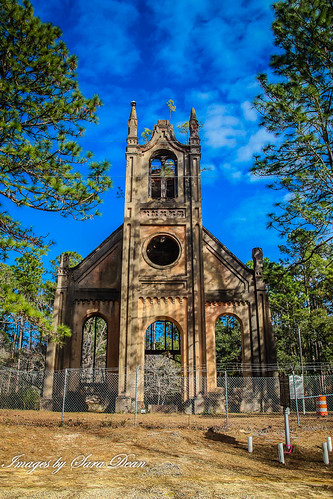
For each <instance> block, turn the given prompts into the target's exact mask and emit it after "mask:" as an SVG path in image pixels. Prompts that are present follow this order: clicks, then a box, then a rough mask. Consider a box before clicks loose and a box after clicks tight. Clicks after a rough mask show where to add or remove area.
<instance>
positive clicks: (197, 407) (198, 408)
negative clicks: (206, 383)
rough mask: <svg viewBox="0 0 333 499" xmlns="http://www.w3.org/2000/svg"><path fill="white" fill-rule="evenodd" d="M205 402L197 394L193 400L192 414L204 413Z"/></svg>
mask: <svg viewBox="0 0 333 499" xmlns="http://www.w3.org/2000/svg"><path fill="white" fill-rule="evenodd" d="M206 410H207V409H206V401H205V398H204V397H203V396H202V395H201V393H199V395H197V396H196V397H195V398H194V400H193V413H194V414H202V413H203V412H206Z"/></svg>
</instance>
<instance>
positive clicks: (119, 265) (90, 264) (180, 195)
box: [44, 102, 275, 412]
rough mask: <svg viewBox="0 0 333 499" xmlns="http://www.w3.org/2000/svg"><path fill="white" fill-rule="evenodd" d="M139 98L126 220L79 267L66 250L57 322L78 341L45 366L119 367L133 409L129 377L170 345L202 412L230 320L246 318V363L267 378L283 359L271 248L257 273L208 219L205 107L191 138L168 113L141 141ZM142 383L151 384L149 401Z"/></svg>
mask: <svg viewBox="0 0 333 499" xmlns="http://www.w3.org/2000/svg"><path fill="white" fill-rule="evenodd" d="M131 104H132V109H131V113H130V118H129V121H128V137H127V149H126V187H125V214H124V223H123V225H122V226H121V227H119V228H118V229H117V230H115V232H113V233H112V234H111V235H110V236H109V237H108V238H107V239H106V240H105V241H103V242H102V243H101V244H100V245H99V246H98V247H97V248H96V249H95V250H94V251H93V252H92V253H91V254H90V255H88V256H87V257H86V258H85V259H84V260H83V261H82V262H81V263H80V264H79V265H77V266H76V267H74V268H69V265H68V260H67V258H66V255H64V256H63V257H62V259H61V264H60V267H59V271H58V286H57V291H56V297H55V306H54V321H55V323H62V324H66V325H68V326H69V327H70V328H71V330H72V336H71V337H70V338H68V339H67V341H66V343H65V345H64V346H62V347H59V346H56V345H54V344H52V343H50V344H49V347H48V352H47V366H46V369H47V371H48V372H49V373H52V372H53V371H57V370H62V369H65V368H70V369H73V368H81V367H82V368H87V369H89V368H96V367H106V368H110V369H111V368H113V369H116V370H117V372H118V379H117V385H118V386H117V394H116V403H115V408H116V410H118V411H123V410H130V407H131V402H132V400H133V398H134V388H133V383H132V382H131V381H130V380H131V379H132V375H133V373H135V372H136V369H137V367H138V366H140V368H141V370H142V372H143V370H144V365H145V358H146V357H145V356H146V355H147V354H158V353H166V352H168V353H169V354H170V355H173V356H174V357H175V356H178V359H179V362H180V364H181V371H182V373H183V375H184V376H186V378H187V383H186V387H184V389H183V400H184V403H186V401H188V402H191V404H192V405H193V407H195V408H196V409H195V411H196V412H200V407H202V404H201V402H202V400H203V399H204V398H205V397H209V394H210V393H214V392H216V390H217V389H218V388H217V381H216V379H217V378H216V377H217V373H216V346H215V325H216V322H217V320H218V318H219V317H221V316H223V315H229V316H232V317H235V318H236V319H237V320H238V322H239V324H240V326H241V347H242V362H243V363H244V364H247V365H253V366H256V374H257V373H258V370H257V368H258V366H259V367H260V366H261V367H262V371H261V372H262V375H265V365H266V364H271V363H274V362H275V348H274V340H273V335H272V327H271V319H270V311H269V306H268V300H267V295H266V290H265V284H264V282H263V280H262V266H263V256H262V251H261V249H260V248H254V249H253V252H252V257H253V262H254V269H253V270H252V269H249V268H248V267H246V266H245V265H244V264H243V263H242V262H241V261H240V260H239V259H238V258H237V257H236V256H234V255H233V254H232V253H231V252H230V251H229V250H228V249H227V248H226V247H225V246H224V245H223V244H222V243H221V242H220V241H218V240H217V239H216V238H215V237H214V236H213V235H212V234H210V233H209V232H208V231H207V230H206V229H205V228H204V227H203V225H202V212H201V185H200V159H201V149H200V139H199V124H198V120H197V118H196V114H195V111H194V109H192V111H191V116H190V120H189V141H188V144H183V143H181V142H179V141H178V140H177V139H176V138H175V135H174V130H173V126H172V125H171V124H170V123H169V121H168V120H158V122H157V124H156V125H155V126H154V129H153V131H152V135H151V138H150V140H149V142H147V143H145V144H139V140H138V135H137V116H136V104H135V102H132V103H131ZM100 320H103V324H104V333H103V334H104V338H105V341H104V342H105V357H104V360H103V361H102V364H100V360H98V348H99V347H98V345H97V336H96V331H97V330H99V329H98V328H99V327H100V326H99V323H98V321H100ZM89 321H90V322H89ZM88 323H89V328H90V329H91V328H94V327H95V336H94V338H93V340H92V341H94V342H95V343H94V345H93V347H91V345H90V346H89V345H88V347H87V344H86V342H85V339H84V335H85V334H86V332H85V331H87V324H88ZM156 325H157V326H156ZM163 326H164V333H163V332H162V333H161V327H162V328H163ZM163 335H164V336H163ZM90 337H92V336H91V335H90ZM90 343H91V342H90ZM87 348H90V350H89V351H90V354H89V355H87ZM91 348H93V353H91V352H92V351H91ZM98 362H99V363H98ZM247 373H248V374H250V375H251V371H247ZM77 383H79V381H77ZM143 385H144V381H143V380H142V381H141V382H140V385H139V400H141V401H143V397H144V395H143V392H144V386H143ZM71 388H72V390H75V389H76V388H77V387H71ZM52 390H54V387H53V381H52V377H50V376H49V377H48V379H47V380H46V384H45V388H44V396H45V397H51V396H52Z"/></svg>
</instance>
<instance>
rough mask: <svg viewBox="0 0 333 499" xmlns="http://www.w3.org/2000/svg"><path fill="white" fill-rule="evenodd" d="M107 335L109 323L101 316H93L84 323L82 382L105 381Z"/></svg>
mask: <svg viewBox="0 0 333 499" xmlns="http://www.w3.org/2000/svg"><path fill="white" fill-rule="evenodd" d="M107 335H108V327H107V322H106V321H105V320H104V319H103V318H102V317H100V316H99V315H93V316H91V317H89V318H88V319H87V320H86V321H85V322H84V324H83V328H82V349H81V373H82V375H81V381H84V382H86V383H89V382H92V383H96V382H102V381H104V369H105V367H106V352H107ZM101 369H103V371H101Z"/></svg>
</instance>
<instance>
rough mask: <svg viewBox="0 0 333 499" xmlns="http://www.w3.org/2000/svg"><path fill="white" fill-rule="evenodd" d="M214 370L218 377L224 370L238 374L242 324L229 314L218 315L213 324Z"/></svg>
mask: <svg viewBox="0 0 333 499" xmlns="http://www.w3.org/2000/svg"><path fill="white" fill-rule="evenodd" d="M215 348H216V372H217V377H218V379H219V378H220V377H223V375H224V371H226V370H227V371H228V375H230V376H232V375H235V376H239V375H240V373H241V364H242V326H241V323H240V321H239V320H238V319H237V317H235V316H234V315H231V314H223V315H220V317H218V319H217V321H216V324H215Z"/></svg>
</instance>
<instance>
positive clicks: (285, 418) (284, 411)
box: [283, 407, 290, 446]
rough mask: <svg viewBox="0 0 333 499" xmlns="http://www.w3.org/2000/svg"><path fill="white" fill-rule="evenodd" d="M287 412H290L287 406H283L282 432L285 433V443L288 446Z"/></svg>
mask: <svg viewBox="0 0 333 499" xmlns="http://www.w3.org/2000/svg"><path fill="white" fill-rule="evenodd" d="M289 413H290V409H289V407H284V408H283V414H284V433H285V437H286V445H288V446H290V430H289Z"/></svg>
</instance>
